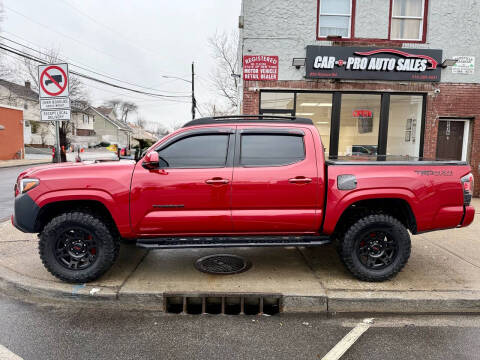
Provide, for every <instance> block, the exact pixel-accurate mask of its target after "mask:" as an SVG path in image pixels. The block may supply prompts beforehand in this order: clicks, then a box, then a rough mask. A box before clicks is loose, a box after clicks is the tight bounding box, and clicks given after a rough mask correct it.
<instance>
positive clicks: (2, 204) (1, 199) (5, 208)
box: [0, 165, 34, 221]
mask: <svg viewBox="0 0 480 360" xmlns="http://www.w3.org/2000/svg"><path fill="white" fill-rule="evenodd" d="M33 166H34V165H27V166H15V167H7V168H0V221H3V220H6V219H8V218H9V217H10V215H12V213H13V186H14V185H15V180H17V176H18V174H20V173H21V172H22V171H23V170H25V169H28V168H31V167H33Z"/></svg>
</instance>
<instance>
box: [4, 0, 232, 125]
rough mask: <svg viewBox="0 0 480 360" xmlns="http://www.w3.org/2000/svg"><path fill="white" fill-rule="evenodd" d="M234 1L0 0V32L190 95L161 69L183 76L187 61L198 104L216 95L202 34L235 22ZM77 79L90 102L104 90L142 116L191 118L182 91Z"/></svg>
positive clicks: (186, 74)
mask: <svg viewBox="0 0 480 360" xmlns="http://www.w3.org/2000/svg"><path fill="white" fill-rule="evenodd" d="M0 1H2V0H0ZM240 1H241V0H183V1H171V0H169V1H167V0H156V1H155V0H136V1H134V0H101V1H99V0H44V1H37V0H3V7H4V9H3V10H4V15H3V21H2V24H1V35H2V36H4V37H7V38H9V39H12V40H15V41H18V42H21V43H24V44H28V46H32V47H34V48H36V49H51V48H53V49H56V50H59V51H60V54H61V56H63V57H64V58H67V59H68V60H69V61H70V62H71V63H76V64H78V65H82V66H85V67H88V68H91V69H92V70H95V71H97V72H100V73H104V74H108V75H110V76H113V77H116V78H119V79H121V80H124V81H127V82H131V83H135V84H140V85H142V86H145V87H150V88H154V89H159V90H163V91H166V92H168V93H169V95H178V96H182V95H190V91H191V85H190V83H187V82H184V81H181V80H175V79H171V78H165V77H162V75H167V76H178V77H181V78H185V79H188V80H189V79H190V77H191V75H190V71H191V62H192V61H195V72H196V74H198V76H197V77H196V78H195V92H196V97H197V101H198V102H199V103H200V104H202V103H206V102H209V101H214V100H215V96H216V95H215V92H214V90H213V89H212V87H211V83H210V82H209V81H210V80H209V77H210V74H211V72H212V70H213V69H214V67H215V62H214V60H213V59H212V56H211V51H210V49H209V47H208V38H209V37H210V36H212V35H213V34H214V33H215V32H216V31H219V32H221V31H227V32H230V31H232V30H235V29H236V27H237V24H238V16H239V14H240ZM2 42H4V43H6V44H8V42H6V41H5V40H3V41H2ZM16 46H17V45H16ZM17 47H18V46H17ZM9 59H13V58H12V57H9ZM72 69H75V68H73V67H72ZM75 70H78V71H81V72H85V73H86V71H84V70H81V69H75ZM94 76H96V75H94ZM105 80H108V79H105ZM109 81H110V80H109ZM84 84H85V87H86V88H87V90H88V93H89V98H90V100H91V102H92V103H93V104H94V105H100V104H101V103H103V101H105V100H108V99H111V98H122V99H125V100H130V101H134V102H135V103H137V104H138V106H139V111H138V112H139V114H141V115H142V116H143V117H145V118H146V119H147V120H148V121H149V122H152V123H154V122H158V123H163V124H166V125H167V126H171V125H172V124H175V123H177V124H178V123H184V122H186V121H188V120H189V119H190V118H191V105H190V99H189V98H175V99H174V100H175V101H181V102H173V101H163V100H157V99H152V98H151V97H146V96H142V95H139V94H134V93H129V92H126V91H122V90H119V89H114V88H111V87H108V86H104V85H101V84H98V83H95V82H91V81H89V80H85V81H84ZM120 85H125V84H120ZM125 86H129V85H125Z"/></svg>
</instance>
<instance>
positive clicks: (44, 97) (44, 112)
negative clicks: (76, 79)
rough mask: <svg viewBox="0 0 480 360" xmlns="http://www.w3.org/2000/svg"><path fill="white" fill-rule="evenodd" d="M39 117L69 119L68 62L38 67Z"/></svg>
mask: <svg viewBox="0 0 480 360" xmlns="http://www.w3.org/2000/svg"><path fill="white" fill-rule="evenodd" d="M38 82H39V97H40V109H41V119H42V120H43V121H55V120H70V98H69V97H68V96H69V85H70V84H69V80H68V64H50V65H40V66H39V67H38Z"/></svg>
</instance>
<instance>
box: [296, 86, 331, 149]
mask: <svg viewBox="0 0 480 360" xmlns="http://www.w3.org/2000/svg"><path fill="white" fill-rule="evenodd" d="M296 104H297V107H296V112H295V116H298V117H305V118H308V119H312V121H313V124H314V125H315V126H316V128H317V129H318V132H319V133H320V137H321V139H322V143H323V147H324V149H325V152H326V154H327V155H328V152H329V148H330V128H331V125H332V124H331V120H332V94H331V93H298V94H297V102H296Z"/></svg>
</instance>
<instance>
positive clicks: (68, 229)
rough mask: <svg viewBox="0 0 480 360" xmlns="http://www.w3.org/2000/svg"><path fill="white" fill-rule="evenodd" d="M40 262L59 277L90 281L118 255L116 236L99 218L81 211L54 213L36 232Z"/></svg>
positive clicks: (72, 281) (106, 268)
mask: <svg viewBox="0 0 480 360" xmlns="http://www.w3.org/2000/svg"><path fill="white" fill-rule="evenodd" d="M39 240H40V241H39V252H40V258H41V259H42V262H43V265H44V266H45V267H46V268H47V270H48V271H49V272H50V273H51V274H52V275H54V276H56V277H57V278H59V279H60V280H63V281H66V282H70V283H83V282H89V281H93V280H95V279H97V278H99V277H100V276H101V275H103V274H104V273H105V272H106V271H107V270H108V269H110V267H111V266H112V264H113V263H114V261H115V259H116V256H117V255H118V250H119V245H118V239H116V238H115V237H114V235H113V234H112V231H111V230H110V229H109V227H108V226H107V222H105V221H103V219H102V218H100V217H97V216H94V215H92V214H90V213H87V212H84V211H71V212H66V213H63V214H60V215H58V216H56V217H54V218H53V219H52V220H51V221H50V222H49V223H48V224H47V225H46V226H45V228H44V229H43V231H42V232H41V233H40V235H39Z"/></svg>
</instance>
